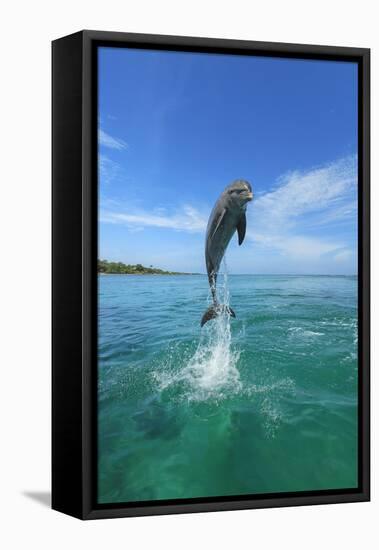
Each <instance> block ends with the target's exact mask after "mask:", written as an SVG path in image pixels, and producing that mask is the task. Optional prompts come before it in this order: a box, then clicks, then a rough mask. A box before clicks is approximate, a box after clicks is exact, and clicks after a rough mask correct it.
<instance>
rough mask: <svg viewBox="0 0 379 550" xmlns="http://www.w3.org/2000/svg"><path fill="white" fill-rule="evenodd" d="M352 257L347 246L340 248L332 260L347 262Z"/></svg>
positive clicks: (351, 252)
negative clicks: (344, 248)
mask: <svg viewBox="0 0 379 550" xmlns="http://www.w3.org/2000/svg"><path fill="white" fill-rule="evenodd" d="M352 258H353V251H352V250H349V249H348V248H347V249H346V250H341V251H340V252H338V253H337V254H336V255H335V256H334V260H335V261H336V262H338V263H346V262H349V261H350V260H351V259H352Z"/></svg>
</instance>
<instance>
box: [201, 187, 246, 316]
mask: <svg viewBox="0 0 379 550" xmlns="http://www.w3.org/2000/svg"><path fill="white" fill-rule="evenodd" d="M252 198H253V193H252V190H251V185H250V183H249V182H247V181H245V180H236V181H234V182H233V183H232V184H230V185H228V187H226V189H225V190H224V191H223V193H222V194H221V195H220V197H219V199H218V200H217V202H216V204H215V205H214V207H213V210H212V212H211V215H210V216H209V220H208V226H207V231H206V237H205V263H206V266H207V273H208V280H209V286H210V287H211V292H212V298H213V304H212V306H211V307H210V308H209V309H208V310H207V311H206V312H205V313H204V315H203V318H202V319H201V326H203V325H205V323H206V322H207V321H210V320H211V319H214V318H215V317H217V316H218V315H220V313H223V312H226V313H228V314H229V315H231V316H232V317H235V313H234V311H233V310H232V309H231V308H230V307H229V306H224V305H222V304H219V303H218V301H217V295H216V281H217V274H218V271H219V268H220V264H221V261H222V258H223V257H224V254H225V251H226V249H227V247H228V244H229V242H230V239H231V238H232V236H233V235H234V233H235V232H236V231H238V243H239V244H240V245H241V244H242V242H243V240H244V238H245V233H246V205H247V203H248V202H249V201H251V200H252Z"/></svg>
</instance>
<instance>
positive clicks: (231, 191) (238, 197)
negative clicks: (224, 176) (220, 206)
mask: <svg viewBox="0 0 379 550" xmlns="http://www.w3.org/2000/svg"><path fill="white" fill-rule="evenodd" d="M225 193H226V194H227V195H228V197H229V200H230V202H231V203H232V204H233V206H235V207H238V208H246V204H247V203H248V202H249V201H251V200H253V191H252V189H251V185H250V183H249V182H248V181H246V180H235V181H233V183H231V184H230V185H228V187H227V188H226V189H225Z"/></svg>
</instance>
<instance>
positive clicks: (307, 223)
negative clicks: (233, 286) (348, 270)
mask: <svg viewBox="0 0 379 550" xmlns="http://www.w3.org/2000/svg"><path fill="white" fill-rule="evenodd" d="M356 190H357V163H356V158H355V157H348V158H345V159H342V160H339V161H336V162H334V163H331V164H328V165H326V166H323V167H319V168H314V169H311V170H308V171H303V172H300V171H295V172H291V173H289V174H287V175H285V176H283V177H281V178H280V179H279V180H278V183H277V185H276V187H275V189H274V190H272V191H270V192H268V193H265V194H264V195H261V196H259V197H258V198H257V199H256V200H255V201H253V203H252V205H251V206H249V207H248V234H247V235H248V238H249V239H250V240H251V241H253V242H255V243H257V244H258V245H260V246H263V247H265V248H268V249H271V250H276V251H278V252H279V253H281V254H286V255H289V256H291V257H298V258H299V259H306V258H308V257H309V258H316V257H321V256H322V255H325V254H331V253H333V252H336V253H337V251H340V250H341V249H344V248H346V243H344V242H341V241H340V240H339V239H338V238H336V237H335V236H334V234H333V233H334V232H333V233H332V232H329V233H330V234H327V236H326V237H325V236H320V237H315V236H313V235H312V236H309V234H307V233H309V232H310V231H311V232H312V230H313V229H314V227H317V226H318V227H319V229H318V233H320V227H321V226H323V225H325V226H326V225H327V224H328V226H330V225H331V224H333V223H337V222H338V223H341V222H343V221H348V220H349V221H351V220H353V218H354V216H356ZM324 233H325V231H322V234H324ZM326 233H328V232H326Z"/></svg>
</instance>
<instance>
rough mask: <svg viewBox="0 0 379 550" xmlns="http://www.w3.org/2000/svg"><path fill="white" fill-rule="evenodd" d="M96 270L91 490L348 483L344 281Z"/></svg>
mask: <svg viewBox="0 0 379 550" xmlns="http://www.w3.org/2000/svg"><path fill="white" fill-rule="evenodd" d="M219 286H220V288H219V294H220V298H221V300H220V301H221V302H223V303H229V302H228V300H229V293H230V305H231V307H232V308H233V309H234V311H235V313H236V315H237V318H236V319H229V317H227V316H222V317H219V318H218V319H217V320H215V321H210V322H209V323H207V324H206V325H205V327H204V328H203V329H200V319H201V317H202V315H203V313H204V311H205V309H206V308H207V305H208V304H207V299H208V300H209V297H208V298H207V296H208V285H207V279H206V277H205V276H199V275H197V276H196V275H194V276H156V275H155V276H123V275H107V276H100V277H99V306H100V311H99V382H98V388H99V471H98V473H99V484H98V489H99V491H98V493H99V501H100V502H103V503H105V502H124V501H125V502H128V501H140V500H155V499H174V498H190V497H204V496H223V495H241V494H258V493H272V492H283V491H302V490H318V489H335V488H351V487H355V486H356V484H357V477H356V469H357V304H356V293H357V279H356V278H355V277H321V276H314V277H313V276H267V275H264V276H263V275H261V276H253V275H247V276H245V275H235V276H230V277H229V281H228V282H227V281H224V282H223V281H222V279H221V280H220V285H219Z"/></svg>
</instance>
